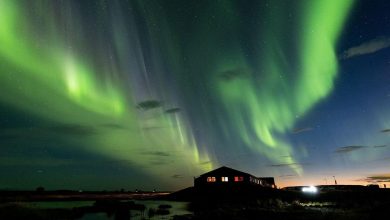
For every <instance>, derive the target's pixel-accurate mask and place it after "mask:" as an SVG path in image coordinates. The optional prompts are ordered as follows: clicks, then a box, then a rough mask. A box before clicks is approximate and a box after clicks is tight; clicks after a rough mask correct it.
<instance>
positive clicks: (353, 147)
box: [334, 146, 367, 153]
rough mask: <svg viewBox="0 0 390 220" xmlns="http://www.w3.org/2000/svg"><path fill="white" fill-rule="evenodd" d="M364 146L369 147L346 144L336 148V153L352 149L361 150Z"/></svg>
mask: <svg viewBox="0 0 390 220" xmlns="http://www.w3.org/2000/svg"><path fill="white" fill-rule="evenodd" d="M362 148H367V147H366V146H345V147H339V148H337V150H335V151H334V152H335V153H349V152H352V151H356V150H360V149H362Z"/></svg>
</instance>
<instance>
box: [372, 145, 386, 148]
mask: <svg viewBox="0 0 390 220" xmlns="http://www.w3.org/2000/svg"><path fill="white" fill-rule="evenodd" d="M372 147H374V148H383V147H387V145H377V146H372Z"/></svg>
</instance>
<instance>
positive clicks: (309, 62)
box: [0, 0, 390, 190]
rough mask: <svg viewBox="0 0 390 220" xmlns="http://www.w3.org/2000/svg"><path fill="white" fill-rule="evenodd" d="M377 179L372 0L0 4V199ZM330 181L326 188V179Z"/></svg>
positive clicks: (384, 72)
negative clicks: (267, 180)
mask: <svg viewBox="0 0 390 220" xmlns="http://www.w3.org/2000/svg"><path fill="white" fill-rule="evenodd" d="M223 165H225V166H229V167H232V168H235V169H238V170H242V171H244V172H248V173H251V174H253V175H256V176H274V177H275V179H276V184H277V185H278V186H287V185H308V184H326V183H328V184H330V183H333V182H334V177H335V178H336V179H337V182H338V183H339V184H369V183H379V184H380V185H381V186H382V184H384V183H386V182H388V183H389V181H390V2H389V1H387V0H383V1H379V0H362V1H352V0H313V1H308V0H302V1H292V0H291V1H287V0H268V1H265V0H264V1H263V0H247V1H242V0H236V1H233V0H232V1H230V0H188V1H183V0H160V1H152V0H128V1H125V0H122V1H115V0H110V1H108V0H96V1H92V0H91V1H77V0H75V1H68V0H64V1H62V0H47V1H46V0H45V1H43V0H35V1H27V0H0V189H35V188H36V187H37V186H44V187H45V188H46V189H83V190H105V189H106V190H115V189H120V188H124V189H128V190H134V189H144V190H151V189H157V190H176V189H180V188H184V187H187V186H191V185H192V184H193V177H194V176H198V175H200V174H202V173H203V172H206V171H209V170H211V169H214V168H218V167H219V166H223ZM333 176H334V177H333Z"/></svg>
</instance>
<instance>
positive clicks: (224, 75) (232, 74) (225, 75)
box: [218, 69, 247, 81]
mask: <svg viewBox="0 0 390 220" xmlns="http://www.w3.org/2000/svg"><path fill="white" fill-rule="evenodd" d="M246 72H247V71H245V70H243V69H235V70H227V71H224V72H221V73H219V74H218V76H219V78H220V79H221V80H223V81H231V80H235V79H237V78H242V77H246V76H247V74H246Z"/></svg>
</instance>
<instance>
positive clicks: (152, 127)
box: [142, 126, 168, 130]
mask: <svg viewBox="0 0 390 220" xmlns="http://www.w3.org/2000/svg"><path fill="white" fill-rule="evenodd" d="M162 128H168V127H167V126H150V127H143V128H142V130H155V129H162Z"/></svg>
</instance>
